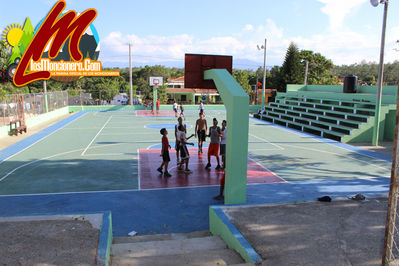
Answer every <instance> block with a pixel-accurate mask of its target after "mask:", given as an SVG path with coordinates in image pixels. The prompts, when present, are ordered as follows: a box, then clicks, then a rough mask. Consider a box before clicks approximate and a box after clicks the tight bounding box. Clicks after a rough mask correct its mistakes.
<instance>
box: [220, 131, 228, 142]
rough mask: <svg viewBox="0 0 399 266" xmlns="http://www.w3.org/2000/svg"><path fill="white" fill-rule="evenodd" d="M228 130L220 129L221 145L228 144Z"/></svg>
mask: <svg viewBox="0 0 399 266" xmlns="http://www.w3.org/2000/svg"><path fill="white" fill-rule="evenodd" d="M226 130H227V128H225V129H224V130H222V129H220V131H221V132H222V137H221V140H220V144H226Z"/></svg>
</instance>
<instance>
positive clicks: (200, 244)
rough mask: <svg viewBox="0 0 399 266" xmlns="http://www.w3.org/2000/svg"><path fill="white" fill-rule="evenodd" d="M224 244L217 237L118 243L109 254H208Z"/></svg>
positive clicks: (139, 255) (133, 255)
mask: <svg viewBox="0 0 399 266" xmlns="http://www.w3.org/2000/svg"><path fill="white" fill-rule="evenodd" d="M224 248H226V244H225V243H224V242H223V240H222V239H220V238H219V237H217V236H208V237H201V238H188V239H179V240H163V241H147V242H136V243H119V244H113V245H112V251H111V254H112V255H113V256H118V257H124V258H138V257H147V256H164V255H179V254H185V253H193V252H199V253H201V252H203V251H206V252H208V251H209V250H216V249H224Z"/></svg>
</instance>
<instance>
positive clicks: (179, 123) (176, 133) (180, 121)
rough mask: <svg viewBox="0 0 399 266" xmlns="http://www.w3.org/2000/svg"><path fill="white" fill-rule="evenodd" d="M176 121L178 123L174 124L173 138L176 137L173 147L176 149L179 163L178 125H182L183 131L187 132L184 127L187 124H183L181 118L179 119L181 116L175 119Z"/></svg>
mask: <svg viewBox="0 0 399 266" xmlns="http://www.w3.org/2000/svg"><path fill="white" fill-rule="evenodd" d="M177 122H178V124H176V125H175V138H176V146H175V149H176V158H177V163H180V157H179V155H180V133H179V129H178V127H179V126H180V125H182V126H183V127H184V132H187V129H186V128H187V126H186V124H183V120H182V119H181V117H179V118H178V119H177Z"/></svg>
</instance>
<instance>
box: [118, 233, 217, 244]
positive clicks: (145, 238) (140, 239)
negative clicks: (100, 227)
mask: <svg viewBox="0 0 399 266" xmlns="http://www.w3.org/2000/svg"><path fill="white" fill-rule="evenodd" d="M205 236H211V233H210V232H209V231H196V232H191V233H186V234H159V235H143V236H137V235H136V236H129V237H114V238H113V239H112V243H113V244H119V243H136V242H148V241H157V240H177V239H187V238H197V237H205Z"/></svg>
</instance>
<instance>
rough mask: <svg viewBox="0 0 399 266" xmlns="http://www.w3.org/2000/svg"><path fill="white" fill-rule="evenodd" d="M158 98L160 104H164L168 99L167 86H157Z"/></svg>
mask: <svg viewBox="0 0 399 266" xmlns="http://www.w3.org/2000/svg"><path fill="white" fill-rule="evenodd" d="M158 99H159V101H160V102H161V104H166V102H167V101H168V95H167V86H166V85H163V86H159V87H158Z"/></svg>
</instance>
